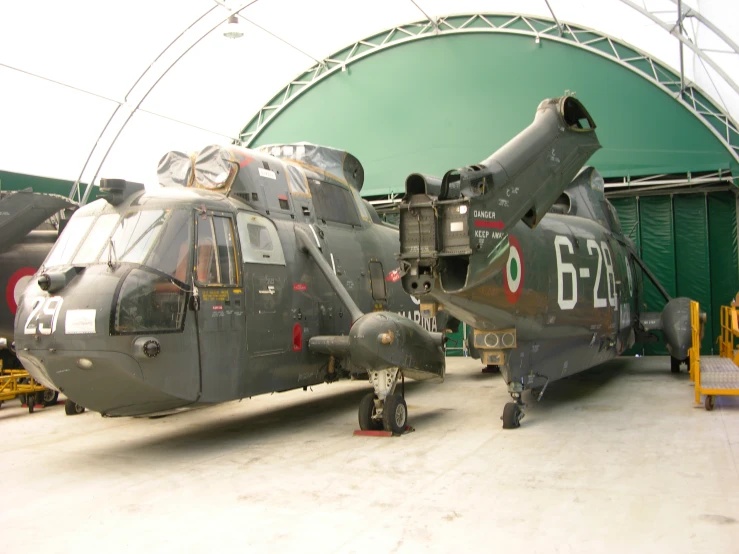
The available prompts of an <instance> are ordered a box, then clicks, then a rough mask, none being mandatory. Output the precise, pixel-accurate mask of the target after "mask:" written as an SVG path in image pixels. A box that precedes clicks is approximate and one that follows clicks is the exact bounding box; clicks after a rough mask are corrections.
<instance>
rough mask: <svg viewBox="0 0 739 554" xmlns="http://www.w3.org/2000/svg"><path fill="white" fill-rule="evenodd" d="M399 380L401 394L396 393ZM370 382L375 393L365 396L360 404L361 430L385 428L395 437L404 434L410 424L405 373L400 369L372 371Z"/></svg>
mask: <svg viewBox="0 0 739 554" xmlns="http://www.w3.org/2000/svg"><path fill="white" fill-rule="evenodd" d="M398 378H400V382H401V391H400V394H396V393H395V388H396V386H397V384H398ZM369 380H370V383H372V386H373V387H374V388H375V392H374V393H369V394H367V395H366V396H364V397H363V398H362V401H361V402H360V403H359V428H360V429H361V430H362V431H379V430H380V429H383V428H384V429H385V431H390V432H391V433H393V434H395V435H400V434H402V433H403V432H405V429H406V426H407V424H408V406H407V405H406V403H405V399H404V396H405V391H404V388H405V387H404V386H403V385H404V383H405V381H404V379H403V372H402V371H400V369H398V368H394V369H380V370H377V371H371V372H370V373H369Z"/></svg>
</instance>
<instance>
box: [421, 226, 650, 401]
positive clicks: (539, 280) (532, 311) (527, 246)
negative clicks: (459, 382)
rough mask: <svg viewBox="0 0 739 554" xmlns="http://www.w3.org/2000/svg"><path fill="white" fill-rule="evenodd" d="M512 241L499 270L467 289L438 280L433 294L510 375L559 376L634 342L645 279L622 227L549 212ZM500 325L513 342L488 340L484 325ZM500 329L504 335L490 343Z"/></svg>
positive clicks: (519, 230) (518, 378) (519, 377)
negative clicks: (455, 289) (617, 229)
mask: <svg viewBox="0 0 739 554" xmlns="http://www.w3.org/2000/svg"><path fill="white" fill-rule="evenodd" d="M490 232H494V231H487V230H485V231H483V233H482V234H480V235H479V236H484V235H485V233H490ZM508 241H509V244H510V249H509V251H508V256H507V261H506V263H505V266H504V267H503V269H502V270H501V271H500V272H498V273H497V274H495V275H494V276H492V277H490V278H488V279H487V280H486V281H484V282H483V283H481V284H479V285H476V286H474V287H472V288H470V289H468V290H465V291H463V292H456V293H453V294H449V293H446V292H444V290H443V289H442V288H441V287H438V288H435V289H433V291H432V292H431V293H430V294H429V295H430V296H432V297H433V298H434V299H435V300H436V301H437V302H438V303H439V304H440V305H442V306H443V309H444V310H446V311H448V312H449V313H450V314H452V315H453V316H455V317H457V318H458V319H460V320H461V321H464V322H466V323H468V324H469V325H471V326H472V327H473V328H474V329H475V334H476V335H479V337H478V339H477V346H478V350H484V349H487V348H489V347H490V346H494V347H495V348H494V350H496V351H498V352H500V353H501V354H502V358H501V362H502V363H500V364H499V365H500V366H501V369H502V370H503V372H504V375H505V377H506V381H508V382H512V381H513V382H521V381H522V380H523V381H524V383H526V381H527V380H528V379H529V377H528V376H529V375H540V376H543V377H546V379H548V380H550V381H553V380H556V379H559V378H562V377H566V376H568V375H571V374H573V373H576V372H578V371H582V370H585V369H588V368H590V367H593V366H595V365H597V364H600V363H602V362H605V361H607V360H609V359H611V358H613V357H615V356H617V355H619V354H621V353H622V352H623V351H624V350H625V349H627V348H629V347H630V346H631V345H632V344H633V342H634V321H635V318H636V317H637V315H638V303H637V301H636V299H637V298H638V297H639V296H640V288H641V279H640V272H637V271H636V269H635V267H634V263H633V260H632V258H631V256H630V254H629V246H628V244H627V241H626V239H625V238H624V237H623V235H622V234H621V233H613V232H611V231H610V230H609V229H607V228H605V227H604V226H603V225H602V224H601V223H599V222H598V221H593V220H592V219H588V218H584V217H578V216H572V215H561V214H555V213H550V214H547V215H546V216H545V217H544V218H542V220H541V222H540V223H539V225H538V226H537V227H536V228H534V229H531V228H529V227H528V226H527V225H525V224H524V223H522V222H521V223H519V224H517V225H516V226H515V227H514V228H513V230H512V232H511V233H510V234H509V235H508ZM496 330H498V331H500V330H510V331H511V332H512V334H513V336H514V337H515V347H510V346H509V345H508V344H506V345H504V344H503V343H502V335H500V334H493V335H489V337H491V338H489V339H488V343H487V344H485V342H484V341H485V334H484V333H485V331H496ZM496 336H497V337H501V339H500V341H497V342H494V344H491V342H492V341H496ZM472 341H473V343H472V344H473V348H474V347H475V342H474V338H473V339H472ZM542 384H543V381H538V382H537V383H536V385H538V386H541V385H542Z"/></svg>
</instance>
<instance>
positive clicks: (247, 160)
mask: <svg viewBox="0 0 739 554" xmlns="http://www.w3.org/2000/svg"><path fill="white" fill-rule="evenodd" d="M240 157H241V159H239V167H244V166H247V165H249V164H250V163H251V162H253V161H254V158H252V157H250V156H247V155H246V154H240Z"/></svg>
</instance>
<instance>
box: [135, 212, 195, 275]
mask: <svg viewBox="0 0 739 554" xmlns="http://www.w3.org/2000/svg"><path fill="white" fill-rule="evenodd" d="M191 236H192V218H191V215H190V211H188V210H174V211H173V212H172V215H171V216H170V217H169V219H168V220H167V225H166V227H165V228H164V232H163V233H162V236H161V238H160V239H159V241H157V244H156V245H155V246H154V249H153V250H152V252H151V254H149V257H148V258H147V260H146V265H148V266H150V267H153V268H154V269H158V270H159V271H162V272H164V273H166V274H167V275H171V276H172V277H174V278H175V279H177V280H179V281H182V282H183V283H189V281H190V279H189V275H190V266H191V264H190V244H191V243H192V242H191Z"/></svg>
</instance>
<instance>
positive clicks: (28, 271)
mask: <svg viewBox="0 0 739 554" xmlns="http://www.w3.org/2000/svg"><path fill="white" fill-rule="evenodd" d="M34 273H36V270H35V269H34V268H32V267H22V268H20V269H19V270H18V271H16V272H15V273H13V275H11V276H10V279H8V286H7V287H5V301H6V302H7V303H8V308H10V312H11V313H12V314H13V315H15V312H16V311H17V310H18V305H17V304H16V303H15V286H16V285H17V284H18V281H20V280H21V279H23V277H30V276H31V275H33V274H34Z"/></svg>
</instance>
